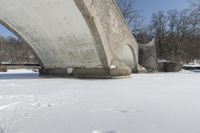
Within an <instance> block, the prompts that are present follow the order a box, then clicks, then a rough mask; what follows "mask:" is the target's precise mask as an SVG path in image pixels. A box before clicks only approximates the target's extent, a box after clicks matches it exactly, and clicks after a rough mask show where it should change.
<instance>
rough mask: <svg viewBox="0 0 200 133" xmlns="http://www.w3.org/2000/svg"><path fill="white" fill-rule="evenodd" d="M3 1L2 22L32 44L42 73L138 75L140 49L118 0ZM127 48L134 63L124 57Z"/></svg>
mask: <svg viewBox="0 0 200 133" xmlns="http://www.w3.org/2000/svg"><path fill="white" fill-rule="evenodd" d="M0 3H1V4H0V22H1V23H2V24H3V25H4V26H6V27H7V28H8V29H10V30H11V31H13V32H14V33H15V34H16V35H17V36H18V37H20V38H21V39H22V40H24V41H26V42H27V43H28V44H29V47H30V48H31V49H32V52H33V53H34V54H35V55H36V57H37V58H38V60H39V62H40V65H41V66H42V69H41V74H45V75H92V76H102V75H105V76H111V77H112V76H125V75H130V74H131V69H133V70H134V71H135V70H136V71H137V67H138V45H137V42H136V41H135V39H134V37H133V36H132V34H131V32H130V31H129V29H128V26H127V24H126V23H125V21H124V20H123V18H122V16H121V14H120V12H119V10H118V8H117V6H116V4H115V2H114V0H101V1H100V0H14V1H13V0H0ZM127 46H128V48H130V49H129V51H131V54H132V55H131V57H130V59H126V58H125V59H124V55H123V54H124V52H123V51H124V49H125V50H126V49H127ZM127 58H129V57H127ZM127 60H128V61H130V62H129V63H128V64H127ZM130 64H131V65H132V66H130ZM68 69H70V70H71V71H70V72H69V71H68ZM94 69H95V71H94ZM113 69H114V70H113ZM58 70H59V71H58ZM102 70H103V71H102ZM113 71H114V72H113Z"/></svg>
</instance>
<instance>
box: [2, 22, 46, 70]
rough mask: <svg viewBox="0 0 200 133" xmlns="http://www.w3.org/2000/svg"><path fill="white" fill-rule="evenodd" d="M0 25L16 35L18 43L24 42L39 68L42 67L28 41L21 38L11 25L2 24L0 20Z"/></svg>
mask: <svg viewBox="0 0 200 133" xmlns="http://www.w3.org/2000/svg"><path fill="white" fill-rule="evenodd" d="M0 24H1V25H3V26H4V27H5V28H7V29H8V30H9V31H11V32H12V33H13V34H14V35H16V36H17V37H18V39H20V41H23V42H25V43H24V44H25V45H26V47H27V48H28V49H29V50H30V51H31V53H32V54H33V55H34V56H35V58H36V60H37V61H38V63H39V65H40V67H43V66H44V65H43V63H42V61H41V59H40V57H39V56H38V55H37V54H36V52H35V51H34V49H33V48H32V47H31V45H29V43H28V41H27V40H26V39H25V38H24V37H23V35H21V34H20V33H19V32H17V31H16V30H15V29H14V28H13V27H12V26H11V25H9V24H8V23H6V22H4V21H3V20H1V19H0Z"/></svg>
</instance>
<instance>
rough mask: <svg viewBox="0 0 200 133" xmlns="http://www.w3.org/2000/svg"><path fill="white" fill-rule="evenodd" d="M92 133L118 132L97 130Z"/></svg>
mask: <svg viewBox="0 0 200 133" xmlns="http://www.w3.org/2000/svg"><path fill="white" fill-rule="evenodd" d="M92 133H117V131H114V130H107V131H98V130H95V131H93V132H92Z"/></svg>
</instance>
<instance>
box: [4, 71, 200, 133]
mask: <svg viewBox="0 0 200 133" xmlns="http://www.w3.org/2000/svg"><path fill="white" fill-rule="evenodd" d="M199 80H200V74H199V73H192V72H189V73H186V72H182V73H168V74H136V75H132V77H131V78H125V79H112V80H84V79H66V78H44V77H39V76H38V74H37V73H34V72H31V71H25V70H23V71H22V70H20V71H9V72H8V73H0V133H199V132H200V82H199Z"/></svg>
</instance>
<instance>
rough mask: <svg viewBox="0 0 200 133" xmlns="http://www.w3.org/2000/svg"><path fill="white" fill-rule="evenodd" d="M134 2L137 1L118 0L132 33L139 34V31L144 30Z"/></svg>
mask: <svg viewBox="0 0 200 133" xmlns="http://www.w3.org/2000/svg"><path fill="white" fill-rule="evenodd" d="M134 1H135V0H116V3H117V5H118V7H119V9H120V10H121V13H122V15H123V17H124V18H125V20H126V22H127V24H128V25H129V27H130V29H131V30H132V32H133V33H134V34H137V33H138V31H140V30H141V29H142V25H141V23H142V17H141V16H140V13H139V11H138V10H137V9H136V8H135V5H134Z"/></svg>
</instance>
